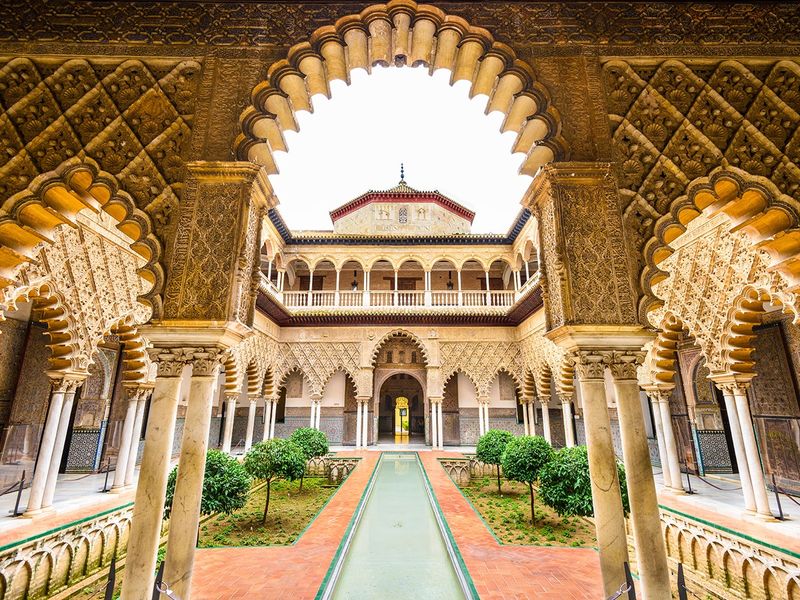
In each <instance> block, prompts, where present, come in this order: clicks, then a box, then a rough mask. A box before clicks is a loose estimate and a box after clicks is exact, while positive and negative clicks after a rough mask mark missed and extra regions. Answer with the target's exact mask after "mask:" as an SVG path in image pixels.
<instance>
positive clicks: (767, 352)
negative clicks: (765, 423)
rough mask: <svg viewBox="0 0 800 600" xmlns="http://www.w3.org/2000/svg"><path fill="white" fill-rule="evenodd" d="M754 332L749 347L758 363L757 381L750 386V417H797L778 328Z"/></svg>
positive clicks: (789, 373)
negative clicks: (751, 348)
mask: <svg viewBox="0 0 800 600" xmlns="http://www.w3.org/2000/svg"><path fill="white" fill-rule="evenodd" d="M757 331H758V334H757V335H756V337H755V339H754V340H753V346H754V348H755V350H756V357H757V361H758V377H755V378H754V379H753V382H752V383H751V385H750V398H751V402H752V410H753V414H755V415H758V416H771V417H800V406H798V402H797V394H796V393H795V389H794V382H793V381H792V371H791V367H790V365H789V362H788V356H787V354H786V343H785V342H784V339H783V335H782V332H781V326H780V324H779V323H775V324H773V325H767V326H765V327H764V328H763V329H759V330H757Z"/></svg>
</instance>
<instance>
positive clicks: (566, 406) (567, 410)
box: [561, 394, 575, 448]
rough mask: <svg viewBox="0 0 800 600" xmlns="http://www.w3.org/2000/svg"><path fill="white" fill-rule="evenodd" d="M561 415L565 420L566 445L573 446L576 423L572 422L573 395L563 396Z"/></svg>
mask: <svg viewBox="0 0 800 600" xmlns="http://www.w3.org/2000/svg"><path fill="white" fill-rule="evenodd" d="M561 417H562V418H563V420H564V445H565V446H566V447H567V448H572V447H573V446H574V445H575V425H574V424H573V422H572V396H571V395H566V394H564V395H562V396H561Z"/></svg>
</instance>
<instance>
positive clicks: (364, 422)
mask: <svg viewBox="0 0 800 600" xmlns="http://www.w3.org/2000/svg"><path fill="white" fill-rule="evenodd" d="M371 400H372V398H369V397H368V398H367V400H366V402H364V403H362V405H361V409H362V410H363V411H364V416H363V417H362V419H361V427H362V429H361V435H362V436H363V437H362V439H361V446H362V447H363V448H366V447H367V446H369V430H370V423H369V403H370V401H371ZM376 437H377V433H376Z"/></svg>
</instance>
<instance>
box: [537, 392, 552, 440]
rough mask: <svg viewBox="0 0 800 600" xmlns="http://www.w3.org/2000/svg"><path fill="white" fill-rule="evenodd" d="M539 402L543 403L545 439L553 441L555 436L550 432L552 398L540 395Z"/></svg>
mask: <svg viewBox="0 0 800 600" xmlns="http://www.w3.org/2000/svg"><path fill="white" fill-rule="evenodd" d="M539 402H540V403H541V404H542V433H543V434H544V439H546V440H547V442H548V443H549V444H552V443H553V436H552V434H551V433H550V398H544V397H540V398H539Z"/></svg>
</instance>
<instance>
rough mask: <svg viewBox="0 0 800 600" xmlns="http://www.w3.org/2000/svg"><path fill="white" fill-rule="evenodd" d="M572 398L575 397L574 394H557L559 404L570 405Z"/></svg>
mask: <svg viewBox="0 0 800 600" xmlns="http://www.w3.org/2000/svg"><path fill="white" fill-rule="evenodd" d="M574 397H575V394H563V393H559V394H558V399H559V401H560V402H561V404H571V403H572V399H573V398H574Z"/></svg>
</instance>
